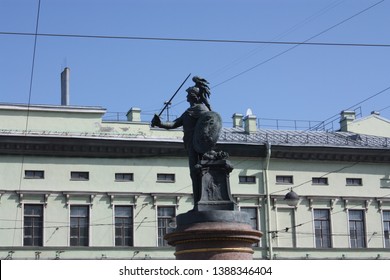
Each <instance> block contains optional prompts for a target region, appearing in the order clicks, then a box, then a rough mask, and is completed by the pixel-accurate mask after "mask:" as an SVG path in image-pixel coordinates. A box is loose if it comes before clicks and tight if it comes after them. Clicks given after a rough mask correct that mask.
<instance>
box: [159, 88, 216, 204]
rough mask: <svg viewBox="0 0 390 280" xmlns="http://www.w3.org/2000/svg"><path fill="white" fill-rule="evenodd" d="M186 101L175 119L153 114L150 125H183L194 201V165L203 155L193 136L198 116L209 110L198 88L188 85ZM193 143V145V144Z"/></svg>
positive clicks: (196, 198) (197, 192)
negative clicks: (187, 103) (164, 119)
mask: <svg viewBox="0 0 390 280" xmlns="http://www.w3.org/2000/svg"><path fill="white" fill-rule="evenodd" d="M186 91H187V101H188V102H189V104H190V107H189V108H188V109H187V110H186V111H185V112H184V113H183V114H182V115H181V116H180V117H179V118H177V119H175V120H174V121H172V122H161V120H160V118H159V116H157V115H155V116H154V118H153V120H152V126H157V127H161V128H165V129H175V128H178V127H183V132H184V137H183V142H184V146H185V148H186V150H187V153H188V162H189V168H190V176H191V179H192V190H193V195H194V203H196V202H197V201H199V199H200V184H201V182H200V179H199V176H198V175H197V170H196V165H197V164H198V162H199V161H200V159H201V158H202V156H203V153H202V152H199V149H196V147H195V145H196V143H194V137H195V133H196V129H195V128H196V124H197V122H198V120H199V118H200V117H201V116H202V115H204V114H205V113H207V112H210V110H209V109H208V108H207V107H206V105H205V104H204V103H203V102H202V100H201V98H200V95H199V88H197V87H189V88H188V89H187V90H186ZM194 144H195V145H194Z"/></svg>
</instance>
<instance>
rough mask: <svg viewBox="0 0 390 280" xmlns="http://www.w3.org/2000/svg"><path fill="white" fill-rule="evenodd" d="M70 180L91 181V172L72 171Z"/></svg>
mask: <svg viewBox="0 0 390 280" xmlns="http://www.w3.org/2000/svg"><path fill="white" fill-rule="evenodd" d="M70 179H71V180H78V181H88V180H89V172H84V171H83V172H80V171H72V172H70Z"/></svg>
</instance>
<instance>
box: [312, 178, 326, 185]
mask: <svg viewBox="0 0 390 280" xmlns="http://www.w3.org/2000/svg"><path fill="white" fill-rule="evenodd" d="M315 181H317V182H315ZM321 181H324V182H321ZM311 184H312V185H313V186H329V179H328V177H312V178H311Z"/></svg>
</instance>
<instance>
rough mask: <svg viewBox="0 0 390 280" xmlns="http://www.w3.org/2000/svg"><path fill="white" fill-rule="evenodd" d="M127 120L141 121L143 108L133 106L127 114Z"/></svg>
mask: <svg viewBox="0 0 390 280" xmlns="http://www.w3.org/2000/svg"><path fill="white" fill-rule="evenodd" d="M126 116H127V120H128V121H130V122H140V121H141V109H140V108H135V107H132V108H130V110H129V112H127V114H126Z"/></svg>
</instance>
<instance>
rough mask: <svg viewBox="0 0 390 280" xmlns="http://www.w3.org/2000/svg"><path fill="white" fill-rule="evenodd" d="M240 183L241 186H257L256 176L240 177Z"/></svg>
mask: <svg viewBox="0 0 390 280" xmlns="http://www.w3.org/2000/svg"><path fill="white" fill-rule="evenodd" d="M238 183H239V184H256V176H246V175H239V176H238Z"/></svg>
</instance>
